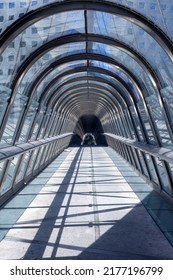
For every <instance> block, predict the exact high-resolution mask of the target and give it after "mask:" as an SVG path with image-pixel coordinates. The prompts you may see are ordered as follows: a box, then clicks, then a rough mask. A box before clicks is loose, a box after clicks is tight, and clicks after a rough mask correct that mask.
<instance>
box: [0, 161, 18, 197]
mask: <svg viewBox="0 0 173 280" xmlns="http://www.w3.org/2000/svg"><path fill="white" fill-rule="evenodd" d="M19 158H20V156H16V157H14V159H12V160H11V161H9V165H8V169H7V171H6V172H7V173H6V175H5V178H4V179H3V183H2V190H1V194H4V193H5V192H7V191H8V190H9V189H10V188H11V187H12V183H13V179H14V176H15V174H16V168H17V164H18V160H19Z"/></svg>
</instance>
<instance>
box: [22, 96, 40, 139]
mask: <svg viewBox="0 0 173 280" xmlns="http://www.w3.org/2000/svg"><path fill="white" fill-rule="evenodd" d="M37 106H38V102H37V101H36V100H33V102H32V104H31V105H30V107H29V110H28V113H27V116H26V118H25V122H24V124H23V128H22V131H21V134H20V138H19V141H18V142H19V143H21V142H25V140H26V138H27V134H28V133H29V130H30V128H31V126H32V123H33V120H34V117H35V114H36V110H37Z"/></svg>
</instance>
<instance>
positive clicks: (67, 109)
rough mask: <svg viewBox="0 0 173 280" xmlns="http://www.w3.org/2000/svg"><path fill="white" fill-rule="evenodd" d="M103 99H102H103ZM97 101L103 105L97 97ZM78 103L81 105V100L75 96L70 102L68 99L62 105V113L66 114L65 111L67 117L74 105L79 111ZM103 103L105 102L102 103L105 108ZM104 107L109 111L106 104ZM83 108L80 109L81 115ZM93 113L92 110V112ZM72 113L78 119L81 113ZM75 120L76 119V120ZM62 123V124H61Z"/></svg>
mask: <svg viewBox="0 0 173 280" xmlns="http://www.w3.org/2000/svg"><path fill="white" fill-rule="evenodd" d="M103 100H104V99H103ZM98 103H99V104H102V106H103V101H102V100H101V99H100V98H99V99H98ZM98 103H97V104H98ZM72 105H74V106H72ZM80 105H81V102H80V100H79V98H78V97H76V98H74V99H73V100H72V101H71V102H70V100H68V101H67V102H66V107H63V109H64V111H63V112H62V115H66V113H67V114H68V117H69V115H70V114H72V111H74V108H75V107H76V108H77V110H78V111H79V107H80ZM105 105H106V103H105V104H104V109H105ZM106 107H107V110H108V111H109V110H110V108H109V107H108V106H107V105H106ZM85 109H86V106H85ZM83 112H84V111H83V110H82V115H83ZM93 113H94V112H93ZM73 115H74V116H76V118H77V120H78V119H79V117H80V116H81V113H79V114H76V113H75V114H74V113H73ZM76 122H77V121H76ZM62 125H63V124H62Z"/></svg>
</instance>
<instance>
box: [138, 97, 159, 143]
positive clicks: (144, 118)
mask: <svg viewBox="0 0 173 280" xmlns="http://www.w3.org/2000/svg"><path fill="white" fill-rule="evenodd" d="M137 106H138V109H139V112H140V115H141V119H142V121H143V124H144V126H145V130H146V132H147V133H146V134H147V137H148V141H149V143H151V144H155V143H156V142H155V139H154V136H153V132H152V129H151V126H150V123H149V120H148V116H147V114H146V112H145V109H144V104H143V102H142V101H139V102H138V103H137Z"/></svg>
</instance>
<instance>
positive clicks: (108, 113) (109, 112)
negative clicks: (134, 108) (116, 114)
mask: <svg viewBox="0 0 173 280" xmlns="http://www.w3.org/2000/svg"><path fill="white" fill-rule="evenodd" d="M100 102H101V101H100V99H99V103H100ZM79 103H80V102H78V103H77V104H76V100H75V101H74V107H75V108H78V104H79ZM69 106H70V105H69ZM101 107H102V110H103V108H104V110H105V104H103V103H102V104H101ZM106 107H107V106H106ZM75 108H71V111H70V112H72V111H74V110H75ZM105 111H106V115H110V118H111V111H110V108H109V107H107V110H105ZM73 114H75V115H76V113H73ZM78 115H79V116H78V118H80V117H81V116H82V115H83V114H82V115H80V114H78Z"/></svg>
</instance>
